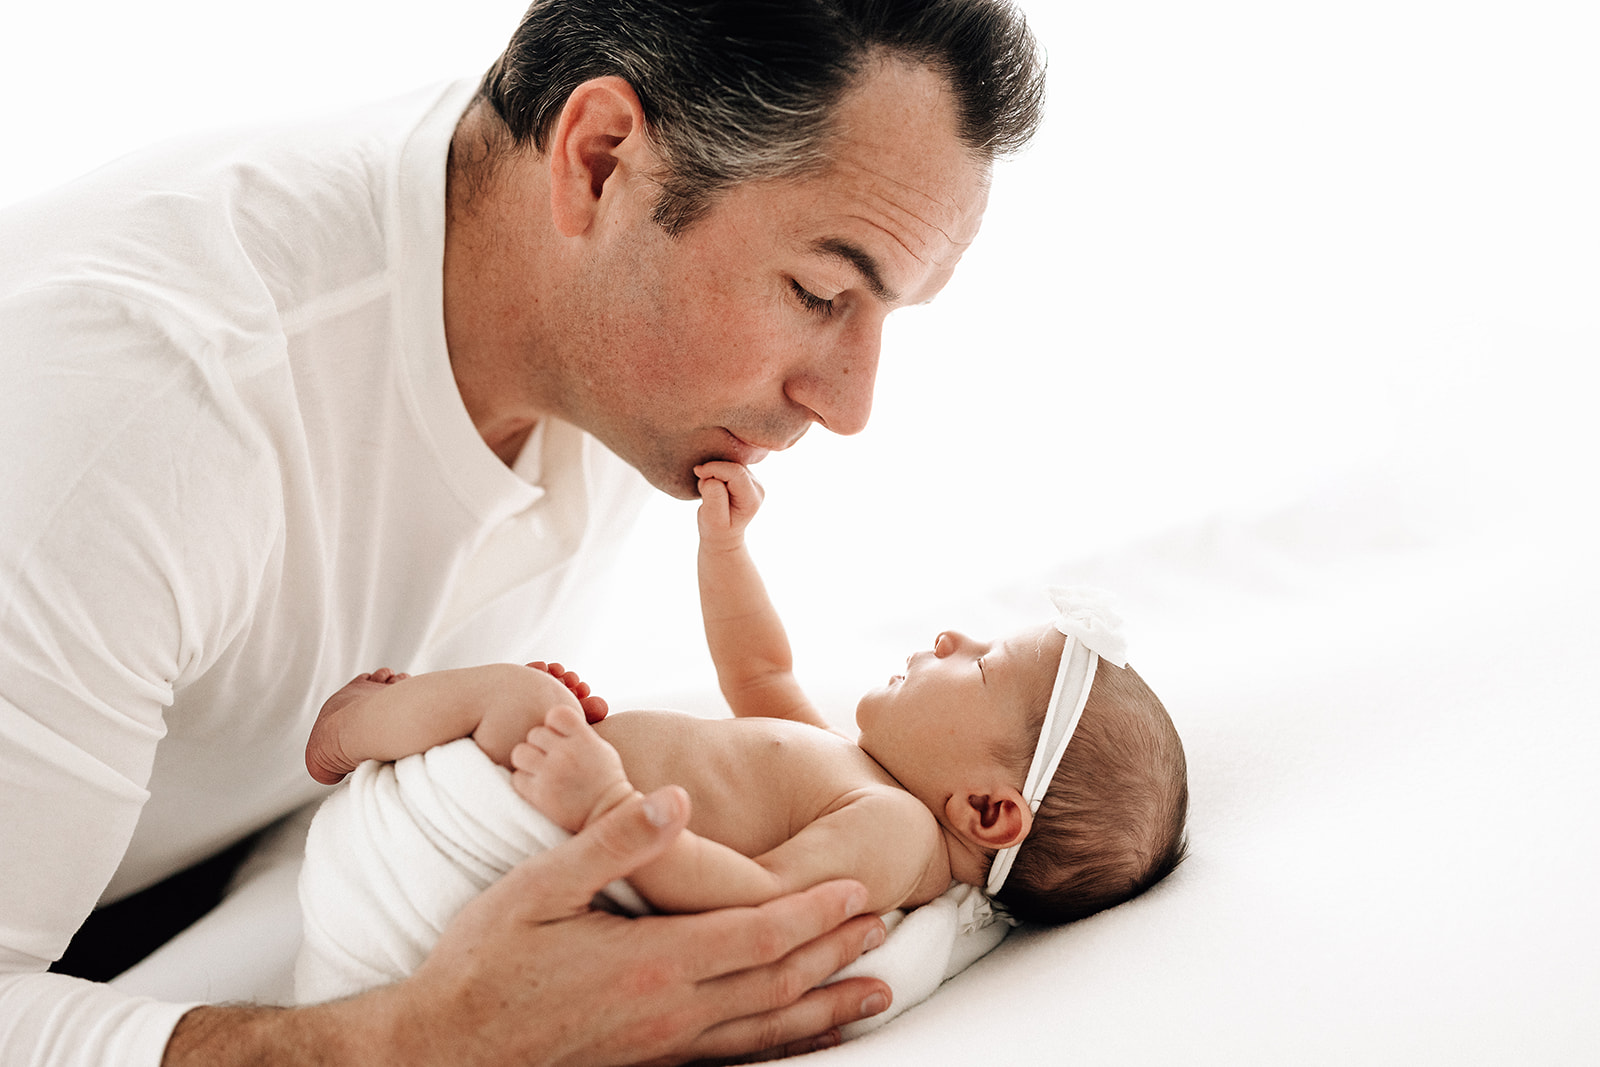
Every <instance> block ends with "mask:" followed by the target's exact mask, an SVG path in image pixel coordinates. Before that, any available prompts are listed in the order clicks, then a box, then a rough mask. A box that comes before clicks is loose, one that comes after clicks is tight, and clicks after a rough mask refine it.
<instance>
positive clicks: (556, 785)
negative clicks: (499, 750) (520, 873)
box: [511, 706, 633, 833]
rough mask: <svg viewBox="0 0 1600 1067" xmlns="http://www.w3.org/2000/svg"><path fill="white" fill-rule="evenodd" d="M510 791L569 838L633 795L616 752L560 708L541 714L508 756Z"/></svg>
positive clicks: (575, 715) (579, 719)
mask: <svg viewBox="0 0 1600 1067" xmlns="http://www.w3.org/2000/svg"><path fill="white" fill-rule="evenodd" d="M511 787H512V788H513V789H515V790H516V791H517V794H518V795H519V796H521V797H522V799H523V800H526V801H527V802H528V803H529V804H532V805H533V806H534V807H535V808H537V809H539V811H541V812H543V813H544V814H545V816H546V817H548V818H549V819H550V820H551V821H552V822H554V823H555V824H556V825H557V826H559V827H561V828H562V829H563V830H567V831H569V832H571V833H577V832H578V831H579V830H581V829H583V828H584V827H585V826H587V825H588V824H589V823H590V822H591V821H592V820H594V819H597V818H599V817H600V816H601V815H604V814H605V813H606V812H608V811H610V810H611V809H612V808H614V807H616V806H617V805H618V804H620V803H621V802H622V801H624V800H626V799H628V797H630V796H632V795H633V783H631V782H629V781H628V775H627V772H626V771H624V770H623V769H622V758H621V757H620V756H618V755H617V750H616V749H615V748H612V747H611V744H610V743H609V742H608V741H606V739H605V738H603V737H601V736H600V735H599V734H597V733H595V732H594V730H593V728H591V727H590V726H589V724H588V723H587V722H585V721H584V717H583V716H582V715H580V714H579V713H578V712H577V710H576V709H573V708H569V707H565V706H562V707H554V708H551V709H550V710H549V711H548V712H546V713H545V717H544V722H542V723H540V724H539V725H538V726H535V727H534V728H533V729H532V730H529V731H528V739H527V740H526V741H523V742H522V743H521V744H519V745H518V746H517V747H516V748H514V749H512V750H511Z"/></svg>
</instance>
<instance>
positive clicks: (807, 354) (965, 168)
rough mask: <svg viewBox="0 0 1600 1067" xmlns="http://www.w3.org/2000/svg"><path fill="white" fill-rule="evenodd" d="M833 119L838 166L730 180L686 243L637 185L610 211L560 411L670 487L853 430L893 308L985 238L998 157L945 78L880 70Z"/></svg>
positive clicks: (582, 301) (678, 492) (582, 305)
mask: <svg viewBox="0 0 1600 1067" xmlns="http://www.w3.org/2000/svg"><path fill="white" fill-rule="evenodd" d="M840 119H841V126H840V128H841V131H842V132H841V134H840V136H839V137H838V139H837V141H836V142H835V144H834V149H833V153H832V154H833V163H832V164H831V166H830V167H829V168H828V169H827V170H825V171H823V172H822V173H820V174H818V175H816V176H814V177H809V178H806V179H803V180H795V181H782V182H760V183H746V184H744V185H741V186H736V187H734V188H732V189H730V190H728V191H727V192H725V193H724V194H722V196H721V197H720V198H719V199H718V200H717V201H716V202H715V203H714V205H713V206H712V208H711V209H710V211H709V212H708V213H707V214H706V215H704V216H702V217H701V218H700V219H699V220H698V221H697V222H695V223H694V224H693V225H691V226H690V227H689V228H688V229H687V230H686V231H684V232H683V233H681V234H679V235H678V236H676V237H671V236H668V235H667V234H666V233H665V232H664V231H663V230H662V229H661V228H660V227H659V226H658V225H656V224H655V223H654V222H653V221H652V220H651V219H650V218H649V216H648V209H649V206H650V203H649V202H648V201H646V200H645V199H644V198H642V197H640V198H638V200H639V203H637V204H635V205H632V206H631V207H625V209H624V210H615V211H613V213H612V214H611V215H610V216H608V217H607V219H606V226H607V228H606V229H605V230H603V231H602V232H601V233H600V234H599V235H598V236H597V238H596V240H595V242H594V246H593V255H591V256H590V257H589V259H588V260H587V263H586V266H585V269H584V270H583V271H582V276H581V278H578V279H574V283H575V284H573V286H572V288H571V294H572V296H573V297H574V298H575V299H574V300H573V301H572V302H571V303H569V304H568V305H567V310H569V311H572V310H576V311H578V312H579V313H578V314H575V315H571V316H569V323H570V328H569V331H568V333H567V336H566V337H565V341H566V342H567V343H566V352H565V354H564V359H563V361H562V363H563V366H564V367H565V368H566V373H565V374H564V375H563V379H564V380H563V384H562V389H561V394H562V395H561V396H559V397H558V398H557V405H556V406H557V408H558V410H559V413H560V414H561V415H562V416H563V417H564V418H567V419H568V420H569V421H571V422H574V423H576V424H577V425H579V426H581V427H583V428H584V429H586V430H589V431H590V432H591V433H593V434H595V435H596V436H597V437H599V438H600V440H602V441H603V442H604V443H605V444H606V445H607V446H608V447H610V448H611V449H612V450H613V451H615V452H616V453H618V454H619V455H620V456H621V457H622V458H623V459H625V460H627V461H628V462H629V463H631V464H632V465H634V466H635V467H637V468H638V469H639V470H640V471H641V472H642V473H643V474H644V475H645V477H646V478H648V479H649V480H650V481H651V483H652V484H654V485H655V486H656V487H658V488H660V489H662V490H664V491H665V492H668V493H671V494H672V495H674V496H678V497H682V498H693V497H694V496H695V493H696V489H695V486H696V480H695V478H694V475H693V473H692V468H693V466H694V465H695V464H697V463H701V462H704V461H706V460H709V459H727V460H733V461H736V462H739V463H745V464H750V463H755V462H758V461H759V460H760V459H762V458H763V457H765V456H766V454H767V453H768V452H772V451H777V450H780V449H784V448H788V447H789V446H791V445H793V444H794V443H795V442H796V441H798V440H799V439H800V437H801V435H803V434H804V433H805V432H806V430H807V429H808V428H809V427H810V425H811V424H812V423H813V422H816V423H821V424H822V425H823V426H825V427H827V428H828V429H830V430H833V431H834V432H835V433H842V434H852V433H857V432H859V431H860V430H861V429H862V428H863V427H865V426H866V424H867V417H868V414H869V413H870V411H871V408H872V390H873V382H874V379H875V377H876V374H877V364H878V350H879V344H880V341H881V338H882V333H883V324H884V318H885V316H886V315H887V314H888V313H889V312H890V311H892V310H894V309H896V308H898V307H902V306H905V305H907V304H917V303H922V302H924V301H927V300H929V299H931V298H932V297H933V296H934V295H935V294H936V293H937V292H939V290H940V289H942V288H943V287H944V285H945V283H946V281H948V280H949V277H950V274H951V272H952V271H953V270H954V269H955V266H956V263H957V261H958V260H959V259H960V257H961V253H962V252H963V251H964V250H965V249H966V248H967V246H968V245H969V244H970V243H971V241H972V239H973V238H974V237H975V236H976V234H977V231H978V226H979V223H980V222H981V220H982V215H983V209H984V206H985V204H986V202H987V179H988V168H987V166H986V165H985V164H983V163H981V162H979V161H976V160H974V159H973V158H972V156H971V155H970V154H969V153H968V152H967V151H966V150H965V149H964V148H963V147H962V146H961V145H960V143H959V142H958V141H957V139H956V136H955V132H954V128H955V127H954V118H953V114H952V108H951V101H950V98H949V96H948V94H947V93H946V91H945V89H944V85H943V82H942V80H941V79H940V78H939V77H938V76H936V75H934V74H932V73H931V72H929V71H927V70H924V69H921V68H911V67H906V66H903V65H900V64H884V65H883V66H881V67H880V68H879V69H877V70H876V71H875V72H872V73H868V74H867V75H865V76H864V77H863V79H862V83H861V84H860V85H859V86H858V87H857V88H856V89H855V90H854V91H852V92H851V93H850V94H849V95H848V96H847V97H846V98H845V99H844V101H842V102H841V104H840Z"/></svg>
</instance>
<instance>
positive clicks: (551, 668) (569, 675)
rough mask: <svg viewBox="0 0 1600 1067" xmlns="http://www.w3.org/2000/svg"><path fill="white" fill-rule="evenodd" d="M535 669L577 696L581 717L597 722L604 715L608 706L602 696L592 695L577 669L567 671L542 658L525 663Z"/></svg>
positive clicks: (557, 664) (559, 665)
mask: <svg viewBox="0 0 1600 1067" xmlns="http://www.w3.org/2000/svg"><path fill="white" fill-rule="evenodd" d="M527 666H528V667H529V668H531V669H533V670H536V671H544V672H545V673H547V674H549V675H550V677H552V678H554V679H555V680H556V681H558V682H560V683H561V684H562V685H564V686H566V687H567V689H569V690H570V691H571V692H572V695H573V696H575V697H577V698H578V705H579V706H580V707H582V708H583V717H584V718H586V719H588V720H589V721H590V722H599V721H600V720H601V719H603V718H605V717H606V712H607V711H609V710H610V708H609V707H608V706H607V705H606V702H605V699H604V698H603V697H597V696H594V695H592V692H591V690H590V689H589V683H588V682H585V681H584V680H583V679H581V678H579V677H578V672H577V671H569V670H567V669H566V668H565V667H563V666H561V664H559V663H545V662H544V661H543V660H534V661H533V662H532V663H530V664H528V665H527Z"/></svg>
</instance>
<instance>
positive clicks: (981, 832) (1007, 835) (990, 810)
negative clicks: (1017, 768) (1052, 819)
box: [944, 786, 1033, 851]
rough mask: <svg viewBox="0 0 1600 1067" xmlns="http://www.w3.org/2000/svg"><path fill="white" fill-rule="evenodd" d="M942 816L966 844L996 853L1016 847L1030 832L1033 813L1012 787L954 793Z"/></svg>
mask: <svg viewBox="0 0 1600 1067" xmlns="http://www.w3.org/2000/svg"><path fill="white" fill-rule="evenodd" d="M944 814H945V818H947V819H948V820H950V825H951V827H952V828H953V829H954V830H955V831H956V832H957V833H958V834H960V835H961V836H962V837H964V838H966V839H967V841H968V842H970V843H971V844H973V845H976V846H978V847H979V848H985V849H992V850H996V851H998V850H999V849H1002V848H1007V847H1009V846H1011V845H1015V844H1017V843H1018V842H1020V841H1021V840H1022V839H1023V838H1025V837H1027V836H1028V831H1029V830H1031V829H1033V812H1032V811H1030V810H1029V809H1028V804H1027V801H1025V800H1023V799H1022V794H1021V793H1020V792H1018V791H1017V790H1016V789H1013V788H1012V787H1011V786H1001V787H999V788H998V789H996V790H994V791H992V792H989V793H962V792H957V793H956V795H954V796H952V797H951V798H950V799H949V800H948V801H946V802H945V809H944Z"/></svg>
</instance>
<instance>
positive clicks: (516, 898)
mask: <svg viewBox="0 0 1600 1067" xmlns="http://www.w3.org/2000/svg"><path fill="white" fill-rule="evenodd" d="M688 822H689V794H688V793H686V792H684V791H683V789H682V788H681V787H679V786H675V785H668V786H662V787H661V788H660V789H657V790H656V791H655V792H653V793H651V794H649V795H648V796H634V797H633V798H631V799H629V800H625V801H623V802H622V803H621V804H618V805H617V806H616V807H615V808H612V809H611V810H610V811H608V812H607V813H606V814H605V815H603V816H601V817H600V818H599V819H597V820H596V821H595V822H593V823H591V824H589V825H588V826H586V827H584V828H583V830H582V831H580V832H579V833H577V834H576V835H574V836H573V838H572V839H571V840H570V841H566V842H564V843H563V844H561V845H558V846H556V847H555V848H552V849H550V850H548V851H546V852H542V853H540V854H539V855H537V856H531V857H529V858H528V859H526V860H523V861H522V862H521V863H519V864H517V866H515V867H513V868H512V869H511V870H510V871H509V872H507V874H506V875H505V877H504V878H502V879H500V881H499V882H498V883H496V884H495V885H494V886H492V887H491V888H490V890H489V892H491V893H496V894H499V893H505V894H507V896H508V898H509V899H507V900H506V901H505V906H506V907H508V908H510V909H512V910H514V911H516V912H518V913H521V914H522V916H523V917H524V918H525V919H527V920H528V921H529V922H549V921H551V920H554V919H562V918H566V917H567V916H569V915H575V914H577V913H579V912H583V911H588V910H589V902H590V900H592V899H593V898H594V895H595V894H596V893H598V892H600V890H602V889H604V888H605V887H606V886H607V885H609V884H610V883H611V882H613V881H615V880H616V879H618V878H626V877H627V876H628V875H630V874H632V873H633V872H634V871H636V870H638V869H639V868H640V867H642V866H644V865H645V864H647V863H649V862H650V861H651V860H653V859H655V858H656V857H657V856H659V855H661V853H662V852H664V851H665V850H666V848H667V846H668V845H670V844H672V842H673V840H674V839H675V838H676V837H677V836H678V834H679V832H680V831H682V830H683V828H684V827H685V826H686V825H688Z"/></svg>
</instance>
